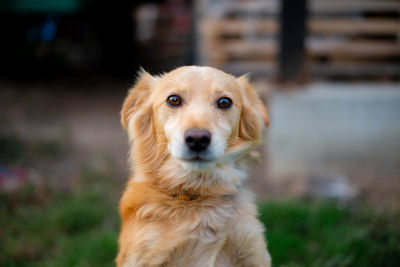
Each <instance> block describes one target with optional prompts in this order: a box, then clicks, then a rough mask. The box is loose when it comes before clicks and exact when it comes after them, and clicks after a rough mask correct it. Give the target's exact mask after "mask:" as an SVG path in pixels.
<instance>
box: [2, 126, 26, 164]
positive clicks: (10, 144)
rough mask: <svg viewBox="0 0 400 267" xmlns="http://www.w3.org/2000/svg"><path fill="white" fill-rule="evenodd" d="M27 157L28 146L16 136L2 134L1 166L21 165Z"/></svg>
mask: <svg viewBox="0 0 400 267" xmlns="http://www.w3.org/2000/svg"><path fill="white" fill-rule="evenodd" d="M25 157H26V144H25V143H24V142H23V141H22V140H21V139H19V138H18V137H17V136H15V135H11V134H5V133H1V132H0V164H5V165H10V164H13V163H20V162H21V161H22V160H23V159H24V158H25Z"/></svg>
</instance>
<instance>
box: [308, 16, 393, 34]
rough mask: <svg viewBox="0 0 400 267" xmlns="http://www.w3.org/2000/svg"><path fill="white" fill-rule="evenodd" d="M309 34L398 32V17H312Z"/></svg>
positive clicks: (309, 23)
mask: <svg viewBox="0 0 400 267" xmlns="http://www.w3.org/2000/svg"><path fill="white" fill-rule="evenodd" d="M308 29H309V32H310V33H311V34H373V35H386V34H399V33H400V20H399V19H361V20H360V19H341V18H339V19H337V18H324V19H318V18H314V19H311V20H309V22H308Z"/></svg>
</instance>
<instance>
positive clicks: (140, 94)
mask: <svg viewBox="0 0 400 267" xmlns="http://www.w3.org/2000/svg"><path fill="white" fill-rule="evenodd" d="M155 80H156V78H155V77H153V76H151V75H150V74H149V73H147V72H146V71H145V70H143V69H142V70H141V71H140V73H139V78H138V79H137V81H136V84H135V85H134V86H133V88H132V89H130V90H129V93H128V96H127V97H126V98H125V101H124V104H123V105H122V110H121V124H122V126H123V127H124V128H125V129H127V128H128V124H129V119H130V118H131V117H132V115H133V114H135V113H136V111H137V110H138V108H139V107H140V106H142V105H143V104H144V103H145V102H146V101H148V100H149V98H150V93H151V88H152V85H153V83H154V81H155Z"/></svg>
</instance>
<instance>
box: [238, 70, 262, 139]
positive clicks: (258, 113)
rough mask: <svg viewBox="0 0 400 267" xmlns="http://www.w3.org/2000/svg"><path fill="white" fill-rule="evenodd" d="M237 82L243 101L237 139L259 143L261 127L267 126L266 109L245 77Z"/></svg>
mask: <svg viewBox="0 0 400 267" xmlns="http://www.w3.org/2000/svg"><path fill="white" fill-rule="evenodd" d="M237 82H238V83H239V84H240V85H241V86H242V101H243V104H242V114H241V118H240V125H239V137H241V138H243V139H245V140H248V141H259V139H260V138H261V136H262V130H263V127H267V126H268V125H269V117H268V112H267V109H266V108H265V106H264V104H263V103H262V101H261V99H260V98H259V96H258V95H257V93H256V91H255V90H254V89H253V88H252V86H251V85H250V83H249V81H248V79H247V77H246V76H241V77H240V78H237Z"/></svg>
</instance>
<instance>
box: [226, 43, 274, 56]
mask: <svg viewBox="0 0 400 267" xmlns="http://www.w3.org/2000/svg"><path fill="white" fill-rule="evenodd" d="M221 46H222V47H223V50H224V51H225V53H226V55H227V56H228V57H234V58H255V57H256V58H273V57H275V56H276V54H277V51H278V47H277V41H276V40H246V39H242V40H238V41H228V42H224V43H223V44H221Z"/></svg>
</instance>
